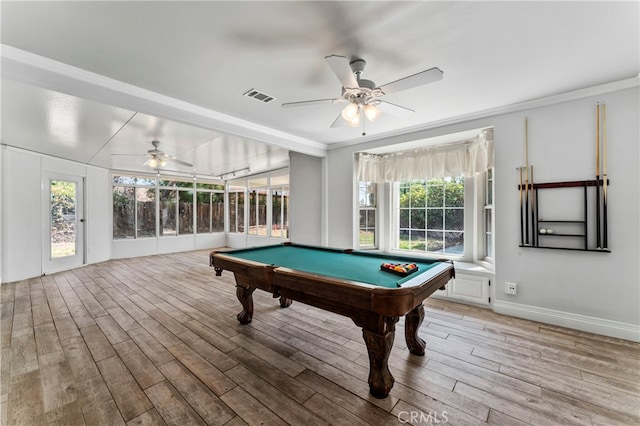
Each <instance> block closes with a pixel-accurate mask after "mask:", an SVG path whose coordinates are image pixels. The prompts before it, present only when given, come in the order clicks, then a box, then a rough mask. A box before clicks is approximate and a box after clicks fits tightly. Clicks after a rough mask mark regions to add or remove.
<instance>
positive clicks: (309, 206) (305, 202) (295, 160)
mask: <svg viewBox="0 0 640 426" xmlns="http://www.w3.org/2000/svg"><path fill="white" fill-rule="evenodd" d="M324 176H325V174H324V159H323V158H320V157H312V156H309V155H305V154H299V153H295V152H292V153H290V154H289V191H290V199H289V229H290V231H289V237H290V239H291V241H292V242H294V243H298V244H311V245H320V244H322V243H323V238H322V231H323V227H322V218H323V201H322V200H323V198H322V194H323V192H324V185H323V179H324ZM348 182H353V180H349V181H348ZM343 185H344V183H343ZM349 185H350V183H349Z"/></svg>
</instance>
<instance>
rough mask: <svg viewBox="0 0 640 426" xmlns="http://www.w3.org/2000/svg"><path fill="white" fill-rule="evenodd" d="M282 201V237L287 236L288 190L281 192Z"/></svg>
mask: <svg viewBox="0 0 640 426" xmlns="http://www.w3.org/2000/svg"><path fill="white" fill-rule="evenodd" d="M287 178H288V176H287ZM282 199H283V200H282V203H283V204H284V208H283V210H284V217H283V218H282V226H283V228H284V230H283V235H282V236H283V237H284V238H289V191H286V190H285V191H283V192H282Z"/></svg>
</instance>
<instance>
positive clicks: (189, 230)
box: [112, 175, 224, 239]
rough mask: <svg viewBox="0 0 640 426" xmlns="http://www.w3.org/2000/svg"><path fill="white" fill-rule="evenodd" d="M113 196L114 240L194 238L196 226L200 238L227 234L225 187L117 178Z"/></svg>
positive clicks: (139, 177)
mask: <svg viewBox="0 0 640 426" xmlns="http://www.w3.org/2000/svg"><path fill="white" fill-rule="evenodd" d="M112 194H113V195H112V196H113V238H114V239H133V238H143V237H156V229H158V230H159V231H158V234H159V236H161V237H166V236H176V235H190V234H191V235H193V233H194V223H195V226H196V229H197V233H199V234H201V233H209V232H223V231H224V185H222V184H214V183H199V182H198V183H195V182H194V180H179V179H173V178H165V177H158V178H157V179H156V178H155V177H145V176H119V175H114V176H113V191H112ZM196 197H197V198H196ZM157 212H158V213H157Z"/></svg>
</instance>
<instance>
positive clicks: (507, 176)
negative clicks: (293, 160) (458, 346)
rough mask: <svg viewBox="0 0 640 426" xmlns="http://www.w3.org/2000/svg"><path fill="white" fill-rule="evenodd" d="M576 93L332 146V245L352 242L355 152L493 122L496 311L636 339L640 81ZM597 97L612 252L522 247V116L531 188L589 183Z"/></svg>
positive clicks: (639, 313)
mask: <svg viewBox="0 0 640 426" xmlns="http://www.w3.org/2000/svg"><path fill="white" fill-rule="evenodd" d="M582 93H586V92H582ZM581 96H583V97H579V95H576V97H575V99H573V100H568V101H565V102H562V103H555V104H548V105H547V106H540V107H536V108H531V109H528V110H522V111H519V112H517V113H510V114H502V115H496V116H493V117H487V118H482V119H478V120H473V121H468V122H465V123H459V124H455V125H449V126H443V127H440V128H437V129H432V130H428V131H422V132H416V133H415V134H413V135H402V136H396V137H393V138H389V139H387V140H381V141H376V142H369V143H364V144H358V145H351V146H345V147H342V148H337V149H332V150H330V151H329V153H328V156H327V187H328V188H329V190H328V191H327V200H328V206H327V215H328V217H327V222H328V223H330V224H331V226H330V227H329V229H328V232H329V235H328V245H329V246H336V247H349V246H352V245H353V235H354V230H353V227H354V223H353V208H354V207H353V206H354V200H353V188H352V184H351V182H353V173H354V171H353V158H354V153H356V152H358V151H362V150H364V149H370V148H373V147H378V146H384V145H389V144H393V143H400V142H405V141H408V140H412V139H414V140H415V139H422V138H428V137H433V136H439V135H444V134H449V133H456V132H459V131H463V130H469V129H475V128H480V127H488V126H493V127H494V129H495V130H494V131H495V133H494V135H495V139H494V141H495V156H496V158H495V164H496V168H495V179H496V194H495V218H496V265H495V266H496V268H495V272H496V294H495V297H496V301H495V304H494V309H495V310H497V311H500V312H504V313H508V314H511V315H516V316H521V317H526V318H531V319H536V320H542V321H545V322H549V323H554V324H559V325H565V326H569V327H574V328H578V329H583V330H587V331H595V332H599V333H603V334H608V335H614V336H618V337H623V338H628V339H632V340H640V269H639V266H638V265H639V263H640V261H639V259H640V219H639V217H640V210H639V207H640V196H639V192H640V191H639V189H638V188H639V186H638V184H639V183H640V175H639V172H638V170H639V167H638V164H640V161H639V156H640V154H639V149H638V145H639V141H640V132H639V128H638V117H639V116H640V111H639V104H640V102H639V101H640V95H639V89H638V87H637V85H636V87H633V88H630V89H624V90H619V91H613V92H608V93H601V92H598V95H597V96H588V95H581ZM597 101H600V102H602V101H606V104H607V113H608V116H607V130H608V175H609V179H610V180H611V186H610V187H609V191H608V198H609V202H608V205H609V248H610V249H611V253H591V252H571V251H561V250H545V249H534V248H520V247H519V238H520V237H519V235H520V234H519V226H520V224H519V216H518V215H519V196H518V190H517V185H518V175H517V172H516V168H517V167H519V166H521V165H522V164H523V157H524V155H523V140H524V137H523V134H524V117H525V116H527V117H528V118H529V160H530V163H531V164H533V165H534V169H535V178H536V181H537V182H551V181H571V180H586V179H595V135H594V133H595V130H594V129H595V103H596V102H597ZM536 105H541V103H540V102H539V103H536ZM310 184H311V182H310ZM309 190H310V189H309ZM566 208H567V209H579V208H581V206H573V205H569V206H567V207H566ZM505 281H515V282H517V283H518V285H519V288H518V295H517V296H507V295H505V294H504V291H503V290H504V283H505Z"/></svg>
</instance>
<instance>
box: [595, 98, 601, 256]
mask: <svg viewBox="0 0 640 426" xmlns="http://www.w3.org/2000/svg"><path fill="white" fill-rule="evenodd" d="M601 247H602V244H601V241H600V103H599V102H598V103H596V248H597V249H600V248H601Z"/></svg>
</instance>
